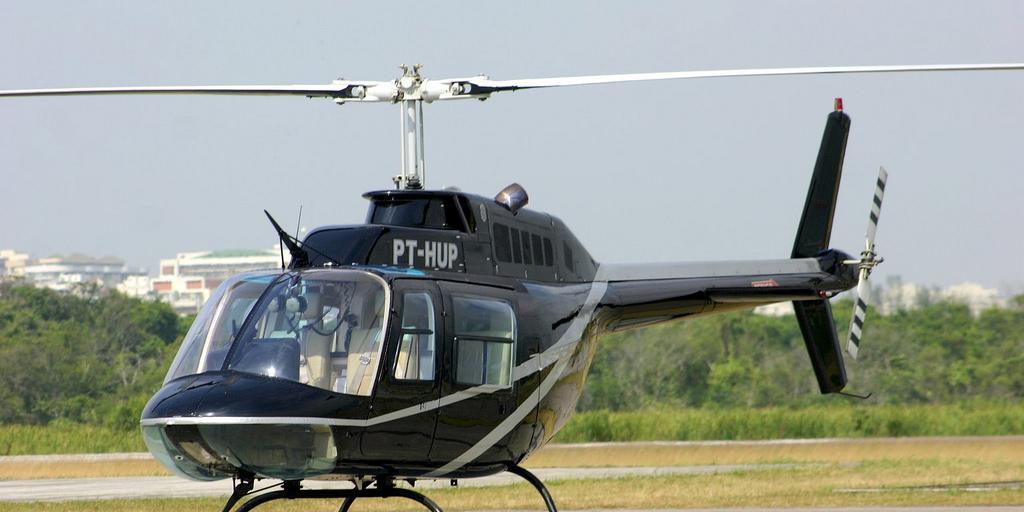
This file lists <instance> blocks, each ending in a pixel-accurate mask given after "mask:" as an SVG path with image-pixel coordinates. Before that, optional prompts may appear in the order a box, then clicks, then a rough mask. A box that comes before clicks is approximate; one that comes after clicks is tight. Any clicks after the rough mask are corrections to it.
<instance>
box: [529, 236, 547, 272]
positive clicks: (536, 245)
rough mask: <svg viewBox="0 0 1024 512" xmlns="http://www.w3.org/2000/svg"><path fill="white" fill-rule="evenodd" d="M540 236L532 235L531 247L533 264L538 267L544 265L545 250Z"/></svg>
mask: <svg viewBox="0 0 1024 512" xmlns="http://www.w3.org/2000/svg"><path fill="white" fill-rule="evenodd" d="M540 244H541V241H540V235H533V234H531V235H530V246H531V247H533V262H534V263H535V264H536V265H537V266H541V265H543V264H544V249H543V248H542V247H541V245H540Z"/></svg>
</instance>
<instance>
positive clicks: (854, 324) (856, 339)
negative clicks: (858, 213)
mask: <svg viewBox="0 0 1024 512" xmlns="http://www.w3.org/2000/svg"><path fill="white" fill-rule="evenodd" d="M888 180H889V173H888V172H886V170H885V168H884V167H879V168H878V181H876V182H875V198H874V200H873V201H872V203H871V215H870V217H869V218H868V230H867V233H866V234H865V239H864V251H863V252H861V253H860V260H854V262H856V263H857V264H858V266H859V273H858V276H857V291H856V295H854V297H853V318H851V319H850V334H849V336H848V338H847V341H846V352H847V353H848V354H850V357H852V358H854V359H857V352H858V351H859V350H860V340H861V337H862V332H863V329H864V320H865V318H866V317H867V314H868V292H870V290H871V287H870V286H869V285H868V276H869V275H871V270H872V269H874V268H875V266H876V265H878V264H879V263H881V262H882V258H881V257H879V256H878V255H877V254H875V233H876V232H877V231H878V217H879V216H880V215H881V214H882V198H883V197H884V196H885V184H886V182H887V181H888Z"/></svg>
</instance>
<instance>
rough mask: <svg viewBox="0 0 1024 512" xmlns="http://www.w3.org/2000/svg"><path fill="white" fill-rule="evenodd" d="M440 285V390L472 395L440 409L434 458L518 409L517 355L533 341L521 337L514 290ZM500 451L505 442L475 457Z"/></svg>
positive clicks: (443, 457)
mask: <svg viewBox="0 0 1024 512" xmlns="http://www.w3.org/2000/svg"><path fill="white" fill-rule="evenodd" d="M441 287H442V293H443V295H444V301H445V312H446V314H445V321H446V328H447V336H446V337H445V343H444V347H445V349H444V353H445V354H444V377H443V381H442V382H443V384H442V392H441V395H442V396H443V397H447V396H466V395H468V398H464V399H461V400H456V401H453V402H452V403H449V404H446V405H445V406H444V407H441V408H440V409H439V414H438V422H437V430H436V432H435V434H434V447H433V449H432V450H431V452H430V460H431V461H434V462H445V463H447V462H450V461H453V460H455V459H456V458H458V457H459V456H461V455H463V454H464V453H465V452H466V451H467V450H469V449H470V448H472V447H473V446H474V445H475V444H476V443H478V442H479V441H481V440H482V439H483V438H484V437H485V436H487V435H488V434H491V433H492V432H493V431H494V430H495V428H496V427H498V424H499V423H501V422H502V421H503V420H505V419H506V418H507V417H508V416H509V415H510V414H512V412H513V411H514V410H515V409H516V405H517V402H516V392H517V383H516V380H515V378H514V371H515V366H516V364H517V359H519V360H525V359H526V358H527V356H526V355H525V354H526V353H527V352H528V350H527V349H528V347H525V346H521V345H523V344H522V343H518V342H517V339H516V338H517V332H516V331H517V326H516V316H515V310H514V292H512V291H510V290H505V289H501V288H493V287H489V286H479V285H466V284H457V283H448V282H443V283H441ZM517 356H522V357H517ZM530 429H531V432H532V425H531V427H530ZM502 437H503V438H504V436H502ZM500 442H501V439H498V440H496V444H498V443H500ZM495 453H498V454H499V455H504V453H503V452H502V450H501V446H491V447H490V448H489V449H488V450H487V451H485V452H484V453H482V454H480V456H479V457H476V458H475V459H474V460H476V461H477V462H483V463H486V462H487V461H488V460H490V459H493V458H494V457H493V455H494V454H495Z"/></svg>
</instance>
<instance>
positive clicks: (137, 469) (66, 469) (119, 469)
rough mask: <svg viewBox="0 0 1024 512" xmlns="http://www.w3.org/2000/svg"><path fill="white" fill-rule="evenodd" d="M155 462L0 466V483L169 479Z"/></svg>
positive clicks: (74, 462)
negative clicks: (165, 477)
mask: <svg viewBox="0 0 1024 512" xmlns="http://www.w3.org/2000/svg"><path fill="white" fill-rule="evenodd" d="M170 475H171V472H170V471H167V470H166V469H164V467H163V466H161V465H160V463H159V462H157V461H156V460H152V459H150V460H138V459H129V460H102V461H41V462H34V461H33V462H0V480H35V479H39V478H90V477H92V478H97V477H117V476H170Z"/></svg>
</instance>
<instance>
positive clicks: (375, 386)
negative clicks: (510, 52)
mask: <svg viewBox="0 0 1024 512" xmlns="http://www.w3.org/2000/svg"><path fill="white" fill-rule="evenodd" d="M993 69H1024V65H1022V64H986V65H940V66H874V67H833V68H785V69H761V70H726V71H694V72H681V73H653V74H641V75H605V76H590V77H570V78H553V79H527V80H511V81H493V80H490V79H488V78H487V77H484V76H477V77H471V78H458V79H448V80H425V79H423V78H422V77H421V76H420V74H419V67H418V66H417V67H415V68H412V69H409V68H406V69H405V72H404V73H403V75H402V76H401V77H400V78H399V79H397V80H395V81H386V82H359V81H345V80H340V81H336V82H334V83H332V84H328V85H324V86H308V85H294V86H210V87H117V88H92V89H43V90H20V91H0V97H3V96H37V95H63V94H189V93H192V94H249V95H299V96H310V97H326V98H330V99H332V100H334V101H335V102H337V103H346V102H389V103H398V104H400V106H401V108H402V168H403V171H402V174H401V175H400V176H397V177H396V178H395V184H396V189H395V190H381V191H376V192H369V193H367V194H365V195H364V196H363V197H365V198H366V199H368V200H369V203H370V206H369V212H368V214H367V217H366V223H365V224H362V225H357V226H327V227H321V228H318V229H315V230H313V231H312V232H310V233H309V234H308V235H307V236H306V237H305V239H304V240H298V239H297V238H295V237H293V236H291V235H289V234H288V233H287V232H285V230H283V229H281V227H280V226H279V225H278V223H277V222H276V221H275V220H274V219H273V218H272V217H270V214H269V213H267V217H268V218H269V219H270V221H271V223H272V225H273V227H274V228H275V230H276V231H277V234H278V236H279V238H280V240H281V242H282V246H283V247H287V249H288V251H289V254H290V256H291V258H290V263H289V264H288V265H284V257H283V254H282V269H278V270H266V271H257V272H248V273H244V274H241V275H238V276H235V277H233V278H231V279H229V280H227V281H225V282H224V283H223V284H222V285H221V286H220V287H219V288H218V289H217V290H216V291H215V292H214V293H213V295H211V297H210V299H209V301H208V302H207V303H206V305H205V306H204V307H203V309H202V311H201V312H200V313H199V315H198V316H197V317H196V320H195V322H194V324H193V325H192V328H191V329H190V330H189V332H188V334H187V335H186V336H185V340H184V342H183V343H182V346H181V349H180V351H179V353H178V355H177V357H176V358H175V360H174V362H173V363H172V365H171V368H170V371H169V372H168V375H167V378H166V380H165V381H164V385H163V388H162V389H160V391H159V392H157V394H156V395H155V396H154V397H153V398H152V399H151V400H150V402H149V403H148V404H147V406H146V408H145V410H144V411H143V413H142V419H141V425H142V432H143V436H144V439H145V442H146V445H147V446H148V448H149V450H150V452H152V454H153V455H154V456H155V457H156V458H157V459H158V460H159V461H160V462H161V463H162V464H163V465H164V466H166V467H167V468H169V469H171V470H172V471H174V472H175V473H177V474H179V475H182V476H184V477H187V478H192V479H197V480H217V479H225V478H232V479H233V480H234V482H235V486H234V493H233V494H232V496H231V497H230V498H229V500H228V502H227V503H226V504H225V506H224V510H225V511H228V510H231V509H232V508H233V507H234V506H235V505H236V504H238V502H239V501H240V500H241V499H243V498H245V497H250V496H251V497H250V499H249V500H248V501H246V502H245V503H243V504H242V505H241V506H240V507H239V509H238V510H251V509H253V508H256V507H258V506H260V505H262V504H264V503H267V502H269V501H273V500H277V499H297V498H339V499H343V500H344V501H343V503H342V505H341V510H342V511H345V510H348V509H349V507H350V506H351V505H352V503H353V502H354V501H355V500H356V499H358V498H369V497H403V498H408V499H412V500H415V501H417V502H419V503H421V504H423V505H424V506H426V507H427V508H428V509H430V510H434V511H440V508H439V507H438V506H437V505H436V504H435V503H434V502H433V501H432V500H430V499H429V498H428V497H426V496H424V495H423V494H420V493H418V492H416V491H414V490H412V489H409V488H405V487H397V486H396V482H398V481H402V480H405V481H408V482H410V483H413V484H414V483H415V481H417V480H421V479H450V480H452V482H453V483H454V482H455V481H457V479H461V478H473V477H481V476H486V475H491V474H495V473H499V472H503V471H510V472H512V473H514V474H517V475H519V476H521V477H523V478H525V479H526V480H527V481H529V482H530V483H531V484H532V485H533V486H534V487H535V488H536V489H537V490H538V491H539V492H540V494H541V495H542V497H543V499H544V502H545V505H546V507H547V509H548V510H549V511H554V510H556V507H555V503H554V500H553V499H552V497H551V495H550V494H549V493H548V491H547V489H546V488H545V487H544V485H543V484H542V483H541V481H540V480H539V479H537V478H536V477H535V476H534V475H533V474H531V473H530V472H528V471H527V470H525V469H523V468H522V466H521V464H522V462H523V461H524V460H526V458H527V457H529V456H530V454H532V453H533V452H535V451H536V450H537V449H538V448H540V447H542V446H544V445H545V443H547V442H548V441H550V440H551V438H552V437H553V436H554V435H555V434H556V433H557V432H558V431H559V429H560V428H561V427H562V426H563V425H564V424H565V423H566V422H567V421H568V419H569V417H570V416H571V415H572V413H573V411H574V409H575V406H576V402H577V400H578V399H579V397H580V394H581V393H582V391H583V383H584V380H585V378H586V374H587V371H588V369H589V367H590V363H591V361H592V359H593V356H594V352H595V350H596V347H597V342H598V340H599V339H600V338H601V337H602V336H603V335H606V334H609V333H613V332H617V331H621V330H624V329H631V328H637V327H642V326H649V325H653V324H657V323H661V322H667V321H674V320H681V319H687V318H696V317H698V316H701V315H708V314H713V313H721V312H726V311H733V310H738V309H750V308H753V307H756V306H759V305H764V304H771V303H776V302H784V301H792V302H793V305H794V309H795V312H796V319H797V322H798V323H799V325H800V330H801V333H802V334H803V338H804V341H805V343H806V347H807V352H808V355H809V357H810V361H811V367H812V369H813V371H814V374H815V376H816V378H817V382H818V386H819V388H820V390H821V392H822V393H843V389H844V387H845V386H846V384H847V377H846V371H845V367H844V361H843V356H842V354H841V351H840V340H839V336H838V334H837V333H836V330H835V327H834V321H833V317H832V311H831V307H830V303H829V298H831V297H832V296H834V295H835V294H837V293H839V292H842V291H845V290H848V289H851V288H853V287H855V286H856V287H857V295H856V300H855V311H854V316H853V320H852V322H851V325H850V331H849V335H848V343H847V350H848V352H849V353H850V355H851V356H853V357H856V355H857V349H858V347H859V343H860V332H861V328H862V326H863V322H864V316H865V313H866V310H867V304H866V302H865V299H866V286H867V278H868V275H869V274H870V272H871V270H872V269H873V268H874V267H875V266H876V265H877V264H878V263H880V262H881V261H882V258H880V257H879V256H877V255H876V254H875V251H874V238H875V228H876V225H877V222H878V216H879V213H880V208H881V203H882V197H883V193H884V191H885V185H886V180H887V175H886V173H885V171H884V170H881V172H880V174H879V177H878V181H877V185H876V190H875V196H874V200H873V204H872V208H871V214H870V220H869V224H868V231H867V236H866V245H865V248H864V250H863V251H862V252H861V253H860V256H859V257H856V258H854V257H852V256H850V255H849V254H846V253H844V252H842V251H839V250H836V249H832V248H830V247H829V241H830V235H831V228H832V218H833V214H834V212H835V206H836V196H837V192H838V189H839V184H840V178H841V174H842V164H843V158H844V154H845V150H846V142H847V136H848V133H849V129H850V118H849V117H848V116H847V115H846V114H845V113H844V112H843V110H842V103H841V100H837V101H836V106H835V110H834V111H833V112H831V113H830V114H829V115H828V118H827V121H826V125H825V130H824V134H823V136H822V141H821V146H820V149H819V153H818V156H817V161H816V163H815V165H814V170H813V174H812V176H811V182H810V186H809V189H808V193H807V198H806V201H805V204H804V209H803V214H802V216H801V218H800V222H799V227H798V229H797V232H796V237H795V241H794V244H793V250H792V253H791V255H790V258H788V259H774V260H759V261H727V262H705V263H672V264H641V265H618V264H616V265H613V264H600V263H598V262H597V261H595V260H594V258H593V257H592V256H591V255H590V253H589V252H588V251H587V250H586V248H585V247H584V246H583V245H582V244H581V243H580V242H579V241H578V240H577V239H576V237H575V236H573V234H572V232H571V231H570V230H569V228H568V227H567V226H566V225H565V224H563V223H562V221H560V220H559V219H558V218H556V217H554V216H552V215H549V214H545V213H541V212H536V211H532V210H529V209H525V208H524V207H525V206H526V204H527V202H528V196H527V193H526V191H525V190H524V189H523V188H522V187H521V186H519V185H517V184H513V185H510V186H509V187H507V188H505V189H504V190H502V191H501V192H499V193H498V194H497V196H495V197H494V198H490V197H484V196H479V195H473V194H468V193H464V192H462V191H459V190H426V189H424V162H423V130H422V103H423V102H424V101H425V102H428V103H430V102H432V101H437V100H448V99H462V98H475V99H481V100H482V99H486V98H488V97H489V96H490V95H491V94H494V93H497V92H503V91H515V90H519V89H531V88H543V87H558V86H574V85H587V84H599V83H613V82H627V81H640V80H660V79H676V78H704V77H722V76H759V75H800V74H821V73H864V72H904V71H942V70H947V71H948V70H993ZM282 250H283V249H282ZM261 478H272V479H280V480H282V481H283V483H282V484H280V485H281V486H282V487H283V488H281V489H279V490H273V491H269V492H254V491H253V489H254V486H255V481H256V480H257V479H261ZM305 479H344V480H349V481H351V482H353V483H354V487H353V488H347V489H303V488H302V486H301V481H303V480H305ZM261 491H262V490H261Z"/></svg>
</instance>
